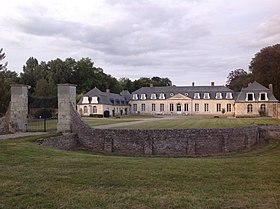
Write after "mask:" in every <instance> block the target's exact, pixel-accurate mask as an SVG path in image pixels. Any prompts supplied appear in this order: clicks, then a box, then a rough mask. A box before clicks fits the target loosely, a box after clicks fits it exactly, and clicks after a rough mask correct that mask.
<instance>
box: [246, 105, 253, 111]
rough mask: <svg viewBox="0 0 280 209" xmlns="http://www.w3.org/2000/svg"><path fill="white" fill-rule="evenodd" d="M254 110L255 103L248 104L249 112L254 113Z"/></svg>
mask: <svg viewBox="0 0 280 209" xmlns="http://www.w3.org/2000/svg"><path fill="white" fill-rule="evenodd" d="M252 112H253V105H252V104H248V105H247V113H252Z"/></svg>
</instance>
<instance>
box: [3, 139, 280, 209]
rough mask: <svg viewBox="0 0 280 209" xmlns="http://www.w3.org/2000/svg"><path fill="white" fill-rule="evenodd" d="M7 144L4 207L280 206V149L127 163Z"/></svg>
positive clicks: (24, 142)
mask: <svg viewBox="0 0 280 209" xmlns="http://www.w3.org/2000/svg"><path fill="white" fill-rule="evenodd" d="M37 137H38V136H36V137H35V136H33V137H26V138H23V139H13V140H1V141H0V208H3V209H4V208H5V209H16V208H34V209H40V208H67V209H72V208H73V209H74V208H75V209H79V208H100V209H101V208H104V209H105V208H106V209H130V208H135V209H140V208H141V209H143V208H144V209H146V208H178V209H186V208H195V209H202V208H203V209H205V208H209V209H210V208H213V209H214V208H224V209H229V208H232V209H233V208H239V209H245V208H246V209H249V208H254V209H261V208H265V209H272V208H273V209H274V208H275V209H276V208H279V207H280V142H279V141H276V140H271V141H269V143H268V144H266V145H265V146H263V147H260V148H258V149H256V150H254V151H252V152H250V153H244V154H235V155H230V156H223V157H205V158H167V157H166V158H160V157H157V158H152V157H123V156H107V155H98V154H89V153H87V152H66V151H61V150H55V149H51V148H46V147H41V146H39V145H37V144H35V143H34V142H33V140H34V139H35V138H37Z"/></svg>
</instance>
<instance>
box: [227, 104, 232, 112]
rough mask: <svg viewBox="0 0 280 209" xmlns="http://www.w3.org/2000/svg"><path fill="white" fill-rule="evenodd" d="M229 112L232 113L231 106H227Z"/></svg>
mask: <svg viewBox="0 0 280 209" xmlns="http://www.w3.org/2000/svg"><path fill="white" fill-rule="evenodd" d="M227 112H231V104H227Z"/></svg>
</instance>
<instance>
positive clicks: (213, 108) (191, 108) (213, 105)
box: [130, 99, 234, 115]
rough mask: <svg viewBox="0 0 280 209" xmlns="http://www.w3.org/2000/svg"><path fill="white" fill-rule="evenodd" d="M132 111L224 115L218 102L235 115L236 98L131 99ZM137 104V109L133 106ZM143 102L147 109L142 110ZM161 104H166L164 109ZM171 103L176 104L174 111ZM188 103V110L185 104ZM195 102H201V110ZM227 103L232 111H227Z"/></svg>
mask: <svg viewBox="0 0 280 209" xmlns="http://www.w3.org/2000/svg"><path fill="white" fill-rule="evenodd" d="M178 103H179V104H181V110H182V111H180V112H177V104H178ZM206 103H207V104H208V107H209V109H208V110H209V111H207V112H206V111H204V104H206ZM130 104H131V113H133V114H168V115H170V114H190V115H223V113H222V111H220V112H217V104H221V110H222V109H223V108H224V109H225V111H226V112H225V113H224V114H225V115H234V100H225V99H221V100H211V99H199V100H198V99H197V100H195V99H194V100H192V99H178V100H169V99H166V100H131V101H130ZM135 104H136V105H137V110H136V111H135V109H134V108H133V106H134V105H135ZM142 104H145V111H142ZM152 104H155V107H156V109H155V111H152ZM160 104H163V105H164V111H161V110H160ZM170 104H173V105H174V111H170ZM185 104H188V111H185V109H184V105H185ZM195 104H199V111H195ZM227 104H231V112H227Z"/></svg>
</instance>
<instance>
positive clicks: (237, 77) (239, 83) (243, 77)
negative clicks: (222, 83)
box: [226, 69, 254, 92]
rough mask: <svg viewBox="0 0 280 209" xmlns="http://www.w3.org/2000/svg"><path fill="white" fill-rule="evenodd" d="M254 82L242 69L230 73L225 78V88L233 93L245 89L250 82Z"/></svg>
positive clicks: (250, 75)
mask: <svg viewBox="0 0 280 209" xmlns="http://www.w3.org/2000/svg"><path fill="white" fill-rule="evenodd" d="M253 81H254V77H253V75H252V74H251V73H247V72H246V71H245V70H243V69H236V70H234V71H231V72H230V73H229V75H228V77H227V84H226V85H227V87H228V88H230V89H231V90H233V91H237V92H238V91H240V90H241V89H242V88H243V87H247V86H248V84H249V83H250V82H253Z"/></svg>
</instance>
